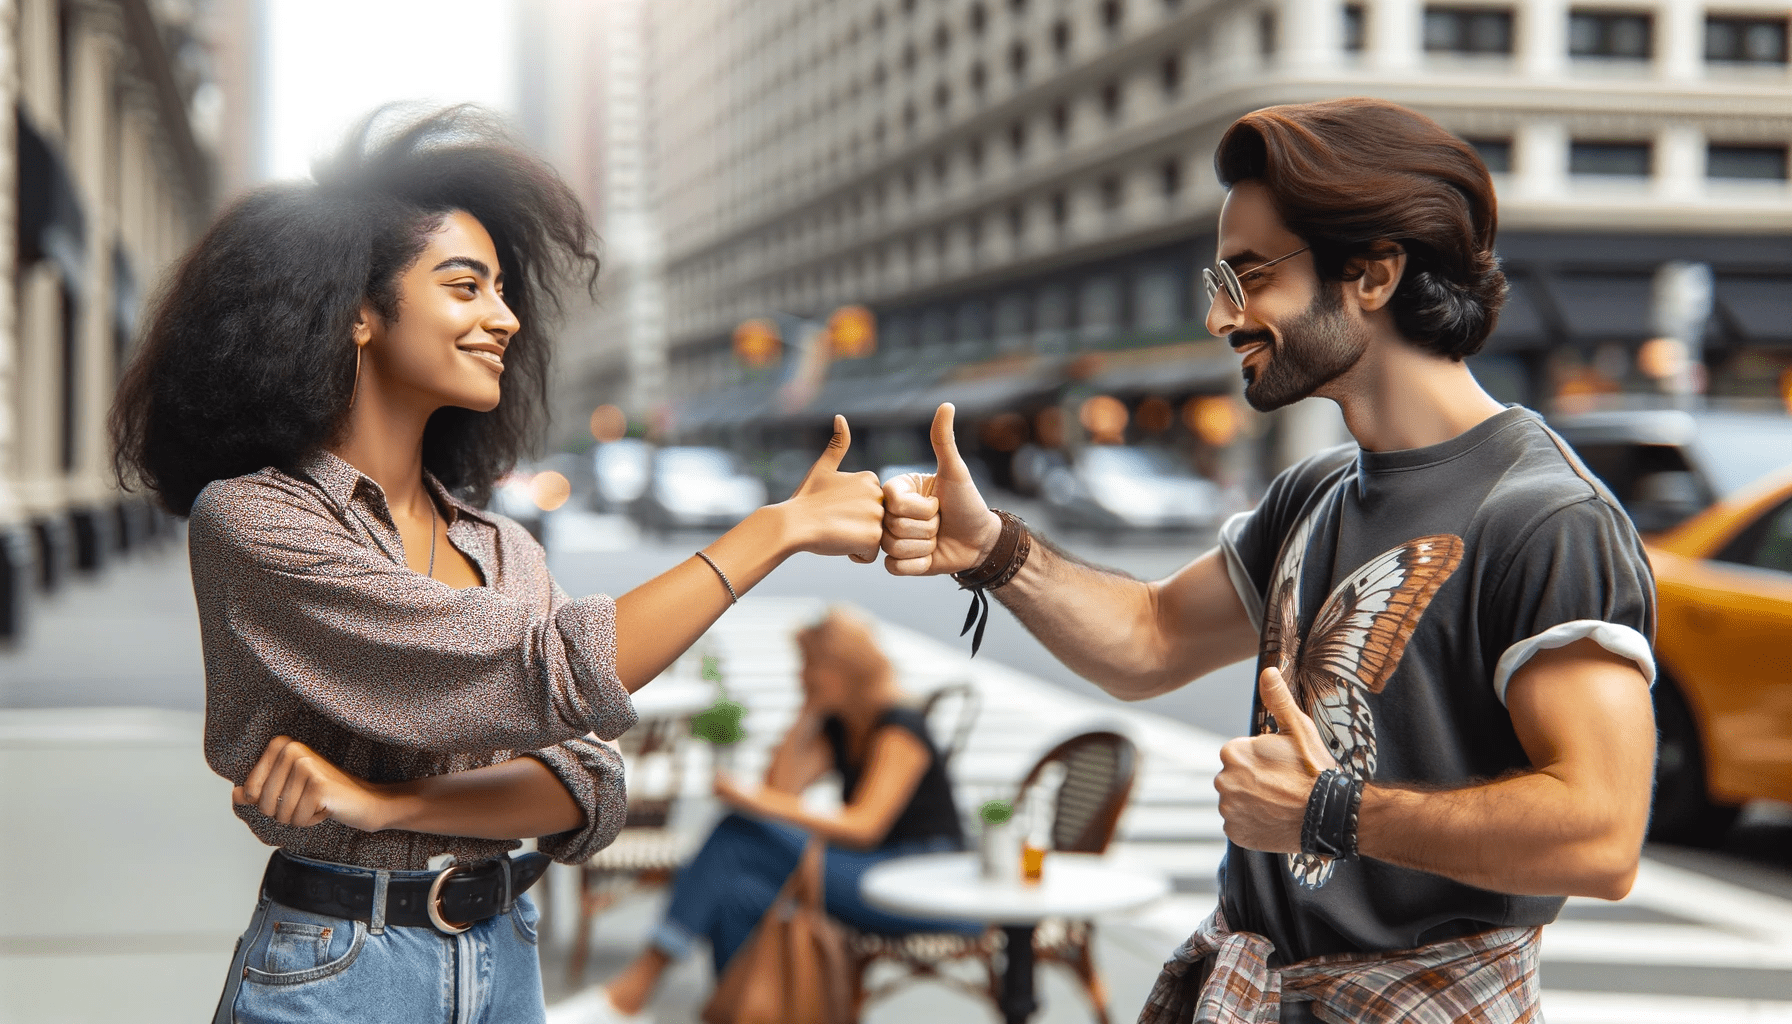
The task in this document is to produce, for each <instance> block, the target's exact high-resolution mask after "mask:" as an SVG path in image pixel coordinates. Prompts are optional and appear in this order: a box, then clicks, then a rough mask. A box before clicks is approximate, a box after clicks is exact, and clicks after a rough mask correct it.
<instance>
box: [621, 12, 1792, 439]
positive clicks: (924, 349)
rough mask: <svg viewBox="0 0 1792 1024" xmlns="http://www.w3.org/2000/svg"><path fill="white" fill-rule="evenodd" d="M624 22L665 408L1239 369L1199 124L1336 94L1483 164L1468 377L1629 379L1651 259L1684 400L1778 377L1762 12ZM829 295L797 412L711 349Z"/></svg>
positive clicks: (1601, 382) (1785, 204) (760, 409)
mask: <svg viewBox="0 0 1792 1024" xmlns="http://www.w3.org/2000/svg"><path fill="white" fill-rule="evenodd" d="M649 38H650V49H651V57H650V67H651V80H650V83H649V84H650V88H649V90H648V96H649V103H650V106H651V110H652V113H651V116H650V117H649V122H650V124H651V125H652V129H653V138H652V144H651V146H650V150H651V153H652V160H653V163H652V175H653V195H654V200H653V201H654V206H655V212H656V214H657V216H658V218H659V225H660V231H661V233H662V235H663V257H662V259H663V262H662V267H663V273H664V275H665V284H664V289H665V309H666V324H667V331H666V336H667V345H668V358H667V365H668V370H667V374H668V377H667V379H668V391H669V394H670V395H671V396H672V397H673V400H674V403H673V409H674V416H673V427H674V429H675V430H678V431H682V432H685V433H689V434H693V435H713V436H718V437H720V436H723V435H729V434H731V435H733V436H741V435H740V434H739V431H741V430H742V429H746V430H749V431H751V430H753V429H757V428H758V427H759V426H764V425H766V424H774V425H776V424H785V425H792V424H809V425H810V426H813V424H814V423H815V421H817V420H818V419H820V418H821V417H824V416H825V414H827V413H831V412H834V411H843V412H847V413H849V414H853V415H855V416H856V417H857V419H856V420H855V422H858V421H864V422H866V423H867V424H869V425H873V426H875V425H876V424H879V423H883V422H888V423H891V424H909V425H912V424H913V423H914V422H916V421H917V420H919V419H924V417H925V415H926V413H927V412H929V411H931V408H932V404H933V402H934V401H935V400H938V399H945V398H954V399H957V400H959V401H960V403H961V409H964V408H967V407H968V408H969V410H970V411H971V412H972V413H973V414H974V415H982V414H993V413H995V412H996V411H997V410H999V409H1003V408H1006V407H1010V406H1016V405H1025V404H1026V403H1027V401H1029V400H1031V401H1034V402H1035V403H1036V404H1037V402H1038V401H1039V400H1038V399H1037V398H1036V397H1035V398H1034V399H1028V398H1027V396H1028V395H1035V396H1036V395H1037V394H1039V393H1046V394H1047V398H1046V399H1045V401H1047V402H1058V403H1059V404H1060V405H1062V403H1063V400H1064V396H1065V395H1067V394H1068V395H1073V396H1074V395H1076V394H1080V393H1084V392H1091V393H1093V392H1097V391H1107V392H1111V393H1113V394H1117V395H1120V396H1122V397H1123V398H1126V399H1127V400H1128V401H1129V402H1130V403H1134V404H1135V406H1136V403H1137V402H1139V401H1143V400H1144V399H1145V398H1146V397H1149V396H1150V395H1153V394H1162V395H1165V396H1167V397H1170V398H1172V399H1176V398H1180V397H1181V396H1188V395H1196V394H1199V393H1201V392H1203V391H1224V390H1229V389H1231V388H1233V387H1235V386H1236V385H1235V381H1234V378H1235V376H1236V370H1235V368H1234V366H1233V365H1232V361H1231V360H1230V359H1229V358H1228V353H1226V352H1225V351H1224V350H1223V349H1221V348H1218V347H1217V346H1218V342H1216V341H1215V340H1214V339H1210V338H1209V337H1208V336H1207V334H1206V332H1205V330H1204V329H1203V328H1202V327H1201V326H1200V320H1201V318H1202V316H1203V315H1204V312H1205V302H1204V301H1203V298H1202V296H1201V295H1200V294H1199V293H1198V287H1199V286H1198V279H1199V268H1200V267H1201V266H1203V265H1205V264H1207V263H1208V262H1210V261H1211V260H1212V258H1213V252H1212V248H1213V231H1214V226H1215V222H1216V218H1217V213H1218V207H1219V204H1220V202H1221V199H1222V191H1221V189H1220V187H1219V186H1218V184H1217V183H1216V181H1215V180H1214V175H1213V171H1212V163H1211V160H1212V153H1213V149H1214V146H1215V144H1216V142H1217V141H1218V138H1219V136H1220V134H1221V132H1223V130H1224V129H1225V128H1226V126H1228V125H1229V124H1230V123H1231V122H1232V121H1233V120H1234V119H1235V118H1236V117H1237V116H1239V115H1240V114H1242V113H1244V112H1246V111H1249V110H1251V109H1254V108H1257V107H1261V106H1266V105H1270V104H1275V103H1287V102H1299V101H1307V100H1315V99H1323V98H1331V97H1339V96H1349V95H1369V96H1378V97H1383V98H1386V99H1390V100H1394V101H1397V102H1400V103H1405V104H1408V105H1410V106H1412V107H1415V108H1417V109H1419V110H1421V111H1423V112H1425V113H1427V114H1429V115H1431V116H1433V117H1435V118H1437V119H1438V120H1439V121H1440V122H1442V123H1443V124H1444V125H1445V126H1446V127H1449V128H1450V129H1452V130H1454V131H1456V132H1458V133H1459V134H1461V135H1462V136H1463V137H1464V138H1465V139H1467V140H1469V141H1470V142H1472V143H1473V144H1474V145H1475V146H1476V147H1477V149H1478V150H1479V151H1480V153H1481V154H1482V156H1483V159H1484V160H1485V161H1486V163H1487V165H1488V167H1489V169H1490V171H1492V172H1493V174H1494V177H1495V180H1496V183H1497V187H1498V190H1499V195H1500V201H1501V210H1500V214H1501V217H1500V223H1501V231H1500V236H1499V250H1500V252H1501V254H1502V256H1503V258H1504V261H1505V266H1506V270H1507V273H1508V275H1509V276H1510V278H1511V280H1512V294H1511V298H1510V301H1509V303H1508V305H1507V307H1506V309H1505V311H1504V313H1503V314H1502V316H1501V319H1500V323H1499V328H1498V330H1497V332H1496V334H1495V335H1494V337H1493V338H1492V340H1491V341H1490V343H1489V345H1488V347H1487V349H1486V352H1485V354H1483V355H1482V356H1480V357H1478V358H1477V359H1476V360H1475V363H1474V365H1475V366H1476V369H1477V372H1478V373H1480V374H1481V376H1482V378H1483V380H1484V381H1486V382H1487V383H1488V384H1489V386H1490V387H1491V388H1492V390H1494V391H1495V392H1496V393H1497V394H1499V395H1500V396H1502V397H1505V398H1508V399H1511V400H1515V401H1523V402H1527V403H1531V404H1535V405H1547V404H1548V403H1549V402H1550V401H1551V399H1552V398H1553V396H1555V395H1556V394H1557V393H1559V392H1561V391H1563V390H1570V391H1571V390H1574V389H1575V388H1580V389H1593V390H1597V389H1600V388H1605V387H1618V386H1629V387H1632V388H1637V387H1643V386H1646V385H1647V383H1648V382H1646V381H1645V380H1644V379H1643V378H1642V377H1641V376H1640V375H1639V371H1638V370H1637V368H1636V361H1635V358H1634V356H1635V353H1636V351H1637V349H1638V347H1639V346H1640V345H1641V344H1642V343H1643V342H1644V341H1645V340H1646V339H1648V338H1650V337H1651V336H1652V335H1654V334H1656V333H1659V331H1658V328H1657V326H1656V325H1655V324H1654V323H1653V322H1652V320H1651V305H1652V296H1653V292H1652V282H1653V281H1654V279H1655V275H1656V273H1657V271H1658V268H1659V267H1660V266H1661V265H1662V264H1663V263H1664V262H1667V261H1670V260H1690V261H1696V262H1702V263H1705V264H1708V265H1709V266H1710V268H1711V269H1712V271H1713V272H1714V275H1715V277H1714V281H1715V289H1714V300H1715V301H1714V303H1713V306H1712V312H1711V315H1710V317H1709V320H1708V324H1709V326H1708V328H1707V330H1706V333H1705V337H1704V342H1705V344H1704V352H1705V358H1706V361H1707V364H1708V366H1709V376H1710V385H1711V388H1712V390H1713V391H1714V392H1718V393H1726V394H1734V395H1759V396H1763V397H1771V396H1772V395H1774V394H1775V392H1776V389H1778V388H1781V387H1783V386H1784V384H1783V381H1784V380H1785V376H1784V375H1785V374H1786V373H1787V371H1788V370H1789V369H1792V316H1789V315H1788V314H1789V313H1792V186H1789V185H1788V176H1787V153H1788V145H1789V144H1792V75H1789V74H1788V63H1787V9H1786V7H1785V5H1784V3H1783V2H1778V0H1773V2H1764V0H1361V2H1357V0H1350V2H1344V3H1340V2H1338V0H1270V2H1260V3H1249V4H1219V3H1211V2H1202V0H655V3H654V4H653V8H652V21H651V27H650V32H649ZM846 304H863V305H866V306H869V307H870V308H871V309H872V310H873V311H874V312H875V313H876V315H877V320H878V327H879V339H878V345H877V351H876V354H875V355H874V356H872V357H871V358H869V359H867V360H863V361H859V362H855V363H850V364H847V363H842V364H837V365H836V366H835V367H834V371H833V376H832V377H831V379H830V381H829V383H828V386H827V390H826V391H824V392H823V397H822V399H821V400H819V401H817V402H815V403H813V404H812V405H811V406H810V407H809V408H808V409H805V410H800V411H795V412H793V411H791V410H790V408H789V406H788V404H780V403H779V401H778V399H777V397H776V396H777V394H778V393H779V385H780V382H781V381H782V380H783V379H784V378H786V377H788V376H789V374H788V372H787V371H785V370H784V369H782V367H783V366H787V365H789V360H785V361H782V362H780V363H774V364H773V365H771V366H769V367H760V368H755V367H753V366H750V365H746V364H745V363H743V361H742V360H740V359H739V358H737V356H736V354H735V352H734V351H733V347H732V343H731V338H732V335H733V332H734V330H735V328H736V326H737V325H738V324H740V323H741V322H742V321H745V320H748V319H750V318H755V317H765V316H767V315H769V314H774V313H775V314H783V315H785V316H784V319H785V322H790V318H791V317H803V318H808V319H811V320H813V319H819V318H825V317H826V316H827V315H828V314H829V312H830V311H831V310H833V309H835V308H837V307H839V306H842V305H846ZM785 340H786V341H787V342H788V341H790V340H792V339H789V338H787V339H785ZM1079 382H1080V383H1079ZM1079 387H1080V388H1081V389H1082V390H1081V391H1079V390H1078V388H1079ZM1054 388H1055V389H1056V390H1052V389H1054ZM1304 404H1307V405H1312V404H1315V403H1304ZM1065 408H1070V407H1068V406H1066V407H1065ZM1296 408H1299V407H1296ZM1072 411H1074V409H1072ZM1066 418H1068V419H1069V420H1071V421H1072V427H1073V429H1074V420H1075V419H1076V417H1074V416H1070V417H1066ZM1158 418H1159V419H1160V420H1161V418H1162V417H1158ZM963 434H964V431H963V430H962V429H961V436H962V435H963ZM911 447H912V445H911Z"/></svg>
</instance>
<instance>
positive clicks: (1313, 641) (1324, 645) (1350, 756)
mask: <svg viewBox="0 0 1792 1024" xmlns="http://www.w3.org/2000/svg"><path fill="white" fill-rule="evenodd" d="M1312 532H1313V524H1312V517H1310V516H1309V517H1308V518H1307V519H1306V520H1304V521H1302V523H1301V525H1300V527H1299V528H1298V529H1296V530H1295V531H1294V534H1293V535H1292V536H1290V537H1289V538H1288V541H1287V543H1286V544H1284V545H1283V547H1282V553H1281V556H1280V557H1279V558H1277V560H1276V572H1275V576H1274V577H1273V578H1272V579H1271V581H1270V588H1269V604H1268V606H1267V607H1266V608H1265V609H1264V616H1263V645H1262V649H1261V651H1260V653H1259V657H1258V662H1257V664H1258V668H1259V670H1261V669H1263V668H1267V667H1269V666H1271V665H1274V666H1275V667H1276V668H1278V669H1279V670H1281V673H1282V678H1283V679H1285V680H1287V682H1288V688H1289V691H1290V692H1292V693H1293V695H1294V700H1295V702H1296V703H1298V704H1299V705H1300V707H1301V710H1303V711H1305V712H1306V713H1307V714H1308V715H1309V716H1311V717H1312V719H1313V722H1314V724H1315V725H1317V726H1318V727H1319V735H1320V736H1321V737H1322V738H1323V739H1324V740H1325V745H1326V747H1327V749H1329V750H1330V751H1331V753H1332V757H1334V758H1336V759H1337V761H1338V768H1339V770H1341V771H1343V772H1344V773H1345V774H1347V775H1349V776H1351V777H1352V778H1357V779H1363V780H1365V781H1367V780H1369V779H1372V778H1374V777H1375V719H1374V716H1372V715H1371V714H1370V713H1369V704H1368V702H1367V701H1366V700H1365V699H1364V698H1365V696H1366V695H1367V694H1370V693H1380V692H1381V690H1382V687H1384V686H1386V685H1387V683H1388V679H1389V678H1390V677H1391V676H1393V674H1394V669H1395V668H1396V667H1397V666H1398V665H1399V664H1400V655H1401V654H1403V653H1404V652H1405V650H1406V642H1407V641H1408V640H1410V639H1412V635H1413V632H1414V631H1415V630H1416V629H1418V625H1419V619H1420V617H1422V616H1423V615H1424V614H1425V608H1426V607H1427V606H1428V605H1430V604H1431V599H1432V598H1433V597H1435V596H1436V595H1437V591H1438V589H1439V588H1440V587H1442V586H1443V585H1444V581H1446V580H1448V579H1449V578H1450V575H1451V574H1452V573H1454V572H1455V571H1456V567H1457V566H1458V565H1461V564H1462V538H1461V537H1457V536H1455V535H1454V534H1448V533H1440V534H1433V535H1431V536H1428V537H1416V538H1414V539H1412V540H1409V541H1407V542H1406V543H1404V544H1402V545H1400V546H1399V547H1396V548H1393V549H1391V550H1388V551H1385V552H1383V553H1382V554H1380V555H1377V556H1376V557H1375V558H1372V559H1370V560H1369V561H1368V563H1366V564H1365V565H1363V566H1362V567H1361V568H1359V569H1357V571H1356V572H1354V573H1352V574H1351V575H1350V578H1349V579H1346V580H1345V581H1344V582H1343V583H1340V584H1339V585H1338V587H1337V589H1335V590H1333V591H1332V593H1331V596H1330V597H1327V598H1326V599H1325V604H1323V605H1321V606H1320V608H1319V614H1318V616H1317V617H1316V618H1314V620H1313V625H1312V627H1311V628H1310V629H1308V631H1307V635H1306V639H1305V641H1304V642H1303V640H1302V638H1301V633H1300V579H1301V567H1302V563H1303V562H1304V561H1305V558H1306V551H1307V541H1308V540H1309V539H1310V538H1311V536H1312ZM1256 726H1257V728H1256V731H1257V732H1258V733H1259V734H1262V733H1266V732H1274V731H1275V720H1274V718H1273V717H1271V716H1270V715H1269V714H1268V713H1266V712H1265V711H1264V710H1263V709H1262V707H1261V705H1259V707H1258V710H1257V723H1256ZM1286 856H1287V857H1288V870H1289V871H1290V872H1291V873H1292V874H1293V875H1294V878H1295V880H1296V881H1297V882H1299V883H1300V884H1301V885H1303V886H1305V887H1307V888H1310V889H1317V888H1319V887H1320V886H1322V885H1324V884H1325V882H1326V880H1327V879H1328V878H1330V877H1331V873H1332V859H1331V858H1330V857H1324V856H1320V855H1318V854H1309V853H1291V854H1287V855H1286Z"/></svg>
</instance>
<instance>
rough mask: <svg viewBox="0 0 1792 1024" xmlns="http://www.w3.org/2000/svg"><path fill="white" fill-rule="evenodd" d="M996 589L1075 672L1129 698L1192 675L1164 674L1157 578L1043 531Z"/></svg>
mask: <svg viewBox="0 0 1792 1024" xmlns="http://www.w3.org/2000/svg"><path fill="white" fill-rule="evenodd" d="M991 594H993V595H994V596H995V598H996V599H997V600H999V601H1001V602H1002V604H1003V605H1005V606H1006V607H1007V608H1008V609H1009V610H1010V611H1012V612H1013V613H1014V616H1015V618H1017V619H1019V620H1020V621H1021V624H1022V625H1024V626H1026V627H1027V630H1028V632H1030V633H1032V634H1033V635H1034V636H1035V637H1038V638H1039V642H1040V643H1042V644H1044V645H1045V647H1046V649H1047V650H1049V651H1051V652H1052V654H1053V655H1054V656H1055V657H1056V658H1057V659H1058V660H1059V661H1061V662H1063V663H1064V664H1065V665H1066V666H1068V667H1069V668H1070V670H1071V671H1073V672H1075V673H1076V674H1077V675H1080V676H1082V677H1083V678H1085V679H1088V680H1090V681H1092V682H1094V683H1096V684H1097V685H1099V686H1101V688H1102V689H1104V690H1107V691H1108V692H1109V693H1111V694H1113V695H1114V696H1116V697H1119V698H1121V699H1122V700H1137V699H1140V698H1143V697H1151V696H1155V695H1157V694H1159V693H1162V692H1164V691H1166V690H1169V689H1173V688H1174V687H1176V686H1179V685H1181V684H1182V683H1184V682H1187V680H1186V679H1177V680H1173V681H1171V680H1167V679H1166V678H1165V672H1164V669H1165V667H1166V660H1167V659H1166V658H1165V656H1164V644H1163V637H1162V635H1161V634H1160V632H1159V631H1158V628H1157V608H1156V600H1155V598H1154V595H1153V593H1152V588H1151V585H1150V584H1147V583H1144V582H1142V581H1140V580H1136V579H1133V578H1132V577H1130V576H1126V575H1123V574H1121V573H1119V572H1115V571H1113V570H1110V569H1103V568H1100V567H1098V566H1094V565H1090V564H1089V563H1087V562H1083V561H1080V560H1078V559H1076V558H1074V557H1072V556H1070V555H1067V554H1065V553H1064V552H1063V551H1061V550H1059V549H1058V548H1057V547H1055V546H1053V545H1052V544H1050V543H1049V542H1047V541H1046V540H1045V539H1044V538H1043V537H1041V536H1040V535H1039V534H1037V533H1035V534H1034V535H1033V550H1032V553H1031V554H1029V555H1028V556H1027V561H1026V564H1025V565H1023V566H1021V570H1020V572H1019V573H1018V574H1016V575H1015V577H1014V579H1013V580H1011V581H1009V582H1008V584H1007V585H1006V586H1003V587H1001V588H999V589H996V590H994V591H991Z"/></svg>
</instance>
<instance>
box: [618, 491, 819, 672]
mask: <svg viewBox="0 0 1792 1024" xmlns="http://www.w3.org/2000/svg"><path fill="white" fill-rule="evenodd" d="M794 550H795V546H794V545H793V543H792V541H791V531H790V528H789V522H788V512H787V510H786V507H785V506H784V505H767V506H765V507H764V508H761V509H759V510H758V511H756V512H754V513H753V514H752V515H750V516H748V517H747V518H746V519H744V520H742V521H741V523H740V525H738V526H736V527H735V528H734V529H732V530H729V531H728V532H727V533H724V534H722V536H721V537H719V538H717V539H716V540H715V542H714V543H712V544H710V545H709V546H707V547H705V548H703V551H705V552H706V553H707V554H708V555H709V557H711V558H713V559H715V563H716V565H717V566H718V567H719V568H720V569H721V570H722V572H724V573H727V574H728V582H729V583H731V584H733V586H734V592H735V594H736V595H744V594H745V593H746V592H747V591H748V590H750V589H752V588H753V587H754V586H755V585H756V584H758V582H759V581H760V580H763V579H765V577H766V576H767V575H769V574H770V573H771V571H772V570H773V569H776V568H777V567H778V566H779V565H780V564H782V563H783V561H784V560H785V559H786V558H788V557H790V555H791V554H792V552H793V551H794ZM733 603H734V602H733V599H732V598H731V597H729V595H728V588H727V587H725V586H723V585H722V580H721V577H720V576H718V575H717V573H716V570H715V569H712V568H710V567H709V565H707V564H706V563H705V562H704V561H703V560H702V559H701V558H698V557H697V556H696V555H695V554H694V553H693V554H692V556H691V557H690V558H687V559H685V560H684V561H683V562H680V563H679V564H678V565H676V566H673V567H672V568H671V569H668V570H667V571H665V572H663V573H661V574H660V575H658V576H655V577H654V578H653V579H651V580H648V581H647V582H646V583H643V584H641V585H640V586H638V587H636V588H635V589H633V590H631V591H629V592H628V593H626V594H624V595H622V596H621V597H619V598H617V599H616V637H617V641H616V672H617V675H619V676H620V677H621V679H622V685H623V687H624V688H626V689H627V690H628V691H629V692H630V693H633V692H634V691H636V690H639V689H640V688H641V687H643V686H645V685H647V683H648V681H649V680H651V679H653V678H654V677H655V676H658V675H659V674H660V673H661V672H664V671H665V670H666V667H667V666H669V665H671V664H672V662H673V661H675V660H677V658H678V656H679V655H681V654H683V653H684V652H685V650H686V649H688V648H689V647H690V646H691V645H692V644H694V643H696V642H697V638H698V637H700V636H702V635H703V632H704V631H705V630H707V629H708V628H709V627H710V626H712V625H714V624H715V621H716V620H717V619H719V618H721V617H722V613H723V612H725V611H727V610H728V607H729V605H731V604H733Z"/></svg>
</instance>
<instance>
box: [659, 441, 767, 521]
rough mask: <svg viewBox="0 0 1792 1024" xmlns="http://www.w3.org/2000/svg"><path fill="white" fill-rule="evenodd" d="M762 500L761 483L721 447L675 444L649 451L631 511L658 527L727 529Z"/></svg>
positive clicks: (761, 502)
mask: <svg viewBox="0 0 1792 1024" xmlns="http://www.w3.org/2000/svg"><path fill="white" fill-rule="evenodd" d="M763 504H765V483H764V482H763V481H761V480H760V479H759V478H758V477H755V476H751V475H749V474H747V473H746V472H744V471H743V470H742V469H741V466H740V462H739V460H737V459H736V458H735V457H734V455H733V454H732V453H730V452H726V451H723V450H722V449H720V448H695V447H674V448H661V449H660V450H658V451H656V452H654V453H653V460H652V472H651V477H650V479H649V481H648V484H647V487H646V489H645V491H644V493H643V494H642V495H641V497H640V498H639V499H638V500H637V501H636V502H635V503H634V506H633V509H632V511H633V512H634V514H635V517H636V519H638V520H639V521H640V523H641V525H642V526H644V527H646V528H648V529H651V530H659V531H662V532H664V531H668V530H680V529H714V528H719V529H727V528H728V527H730V526H733V525H734V524H735V523H738V522H740V521H741V520H742V519H745V518H746V517H747V516H748V515H749V514H750V513H752V511H753V510H754V509H756V508H758V507H759V506H761V505H763Z"/></svg>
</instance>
